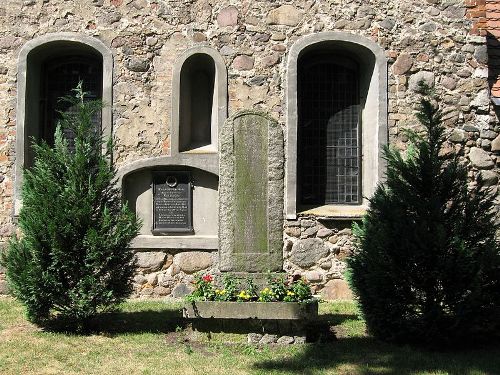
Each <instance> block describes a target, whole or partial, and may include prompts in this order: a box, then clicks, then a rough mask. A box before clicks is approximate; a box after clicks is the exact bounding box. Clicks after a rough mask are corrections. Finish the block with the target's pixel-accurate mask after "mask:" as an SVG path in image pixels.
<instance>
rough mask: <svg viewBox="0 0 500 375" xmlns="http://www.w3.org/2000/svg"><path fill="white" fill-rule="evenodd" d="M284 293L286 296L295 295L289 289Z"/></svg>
mask: <svg viewBox="0 0 500 375" xmlns="http://www.w3.org/2000/svg"><path fill="white" fill-rule="evenodd" d="M286 295H287V296H294V295H295V293H294V292H292V291H291V290H288V291H287V292H286Z"/></svg>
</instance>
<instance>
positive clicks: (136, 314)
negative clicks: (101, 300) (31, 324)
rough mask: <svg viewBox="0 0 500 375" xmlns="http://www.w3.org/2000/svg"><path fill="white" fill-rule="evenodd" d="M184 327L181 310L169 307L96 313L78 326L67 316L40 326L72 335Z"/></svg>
mask: <svg viewBox="0 0 500 375" xmlns="http://www.w3.org/2000/svg"><path fill="white" fill-rule="evenodd" d="M185 326H186V322H185V320H184V319H183V318H182V311H181V310H180V309H178V310H172V309H159V310H142V311H131V312H130V311H118V312H109V313H102V314H98V315H96V316H95V317H93V318H92V319H90V320H89V321H87V322H85V323H84V324H83V325H82V326H76V324H75V323H74V322H72V321H68V320H67V319H54V320H51V321H49V322H46V323H45V324H44V326H43V329H44V330H45V331H49V332H59V333H67V334H75V335H91V334H104V335H108V336H116V335H120V334H127V333H168V332H175V331H177V330H179V329H181V328H182V329H183V328H185Z"/></svg>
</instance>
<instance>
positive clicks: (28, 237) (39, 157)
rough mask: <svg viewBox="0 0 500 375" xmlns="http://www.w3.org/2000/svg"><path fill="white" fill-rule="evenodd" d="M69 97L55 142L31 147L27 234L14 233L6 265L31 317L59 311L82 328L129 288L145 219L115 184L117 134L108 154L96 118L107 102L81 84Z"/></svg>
mask: <svg viewBox="0 0 500 375" xmlns="http://www.w3.org/2000/svg"><path fill="white" fill-rule="evenodd" d="M64 100H65V101H68V102H69V103H68V104H69V106H70V107H71V109H72V110H71V112H66V113H61V116H62V119H61V121H60V122H59V124H58V126H57V130H56V133H55V145H54V147H50V146H49V145H48V144H47V143H46V142H44V141H42V142H40V143H39V144H34V145H33V147H34V151H35V162H34V165H33V167H32V168H30V169H29V170H25V171H24V184H23V190H22V198H23V207H22V209H21V211H20V215H19V227H20V228H21V230H22V235H21V236H20V237H19V238H16V237H14V238H12V240H11V241H10V243H9V246H8V248H7V249H6V251H5V252H4V253H3V254H2V264H3V265H4V266H5V267H6V273H7V278H8V282H9V286H10V289H11V290H12V292H13V293H14V295H15V296H16V297H17V298H18V299H19V300H20V301H22V302H23V303H24V305H25V306H26V310H27V316H28V318H29V320H31V321H33V322H40V323H41V322H43V321H45V320H46V319H47V318H49V317H50V316H51V313H56V314H57V315H58V316H59V317H60V318H65V319H67V320H68V321H72V322H73V323H75V324H77V327H81V324H82V323H84V322H85V321H86V320H87V319H88V318H89V317H90V316H92V315H94V314H96V313H98V312H101V311H105V310H109V309H112V308H114V307H115V306H116V305H117V304H118V303H120V302H122V301H123V299H124V298H125V297H127V296H128V295H129V293H130V292H131V285H132V284H131V278H132V276H133V272H134V264H133V252H132V251H131V249H130V247H129V243H130V241H131V239H132V238H133V237H135V236H136V235H137V233H138V229H139V225H140V223H139V222H138V220H137V219H136V217H135V215H134V214H133V213H132V212H131V211H130V210H129V209H128V208H127V207H126V206H125V205H123V204H122V201H121V198H120V194H119V191H118V190H117V188H116V186H115V174H116V172H115V169H114V167H113V166H112V164H111V163H110V159H111V151H112V143H111V140H110V141H109V142H108V143H107V152H106V154H105V155H103V153H102V149H103V144H104V141H103V138H102V136H101V134H100V131H96V129H95V125H94V124H93V119H94V118H95V116H98V115H99V114H100V111H101V109H102V104H101V103H100V102H96V101H88V100H85V93H84V92H83V91H82V88H81V84H80V85H79V87H78V88H77V89H75V96H74V97H67V98H64ZM64 134H74V136H75V138H74V140H73V141H69V140H68V139H66V138H67V137H65V136H64Z"/></svg>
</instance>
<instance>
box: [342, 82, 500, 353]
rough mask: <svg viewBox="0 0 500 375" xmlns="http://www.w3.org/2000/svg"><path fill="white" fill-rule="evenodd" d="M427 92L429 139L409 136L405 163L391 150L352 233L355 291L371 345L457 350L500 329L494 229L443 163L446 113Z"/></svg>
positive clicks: (450, 160)
mask: <svg viewBox="0 0 500 375" xmlns="http://www.w3.org/2000/svg"><path fill="white" fill-rule="evenodd" d="M421 89H422V93H423V94H424V95H423V96H422V99H421V101H420V105H419V108H418V113H417V118H418V120H419V121H420V123H421V124H422V125H423V127H424V128H425V135H418V134H416V133H414V132H409V133H408V134H409V136H410V140H411V146H410V148H409V150H408V152H407V154H406V156H403V155H402V154H401V153H400V152H398V151H397V150H394V149H391V148H388V147H386V148H385V150H384V156H385V159H386V160H387V174H386V181H385V182H384V183H383V184H379V186H378V187H377V189H376V192H375V194H374V196H373V197H372V198H371V199H370V207H369V210H368V212H367V214H366V215H365V217H364V219H363V221H362V224H361V225H360V226H356V225H355V226H354V232H355V235H356V237H357V249H356V251H355V252H354V254H353V255H352V257H350V259H349V260H348V264H349V268H350V273H351V275H350V278H351V280H350V282H351V284H352V287H353V289H354V291H355V292H356V294H357V295H358V297H359V301H360V304H361V308H362V311H363V314H364V316H365V319H366V322H367V326H368V329H369V331H370V332H371V333H372V334H373V335H374V336H376V337H378V338H380V339H383V340H386V341H395V342H401V343H403V342H414V343H419V344H424V345H428V344H432V345H442V344H453V343H457V341H456V340H457V339H459V338H462V339H463V338H472V337H476V338H477V337H482V334H488V333H492V332H493V330H494V329H495V326H496V327H497V328H498V325H499V324H500V323H499V322H500V316H499V311H500V250H499V242H498V239H497V238H496V232H497V229H498V225H496V224H495V221H494V212H493V211H494V210H492V208H493V207H492V201H491V199H489V198H488V196H487V193H486V192H485V191H484V189H481V187H480V183H479V184H477V186H476V187H474V188H472V189H471V190H469V189H468V181H467V168H466V167H465V166H464V165H463V164H461V163H460V161H459V159H458V156H457V155H454V156H452V157H450V156H445V155H443V154H441V153H440V150H441V149H442V146H443V142H444V131H445V129H444V127H443V126H442V124H441V112H440V110H439V106H438V104H436V103H437V102H436V98H431V97H430V96H429V95H430V94H429V91H428V88H426V87H425V86H423V85H422V86H421ZM479 182H480V181H479ZM462 343H463V341H462Z"/></svg>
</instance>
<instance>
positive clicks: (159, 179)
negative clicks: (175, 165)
mask: <svg viewBox="0 0 500 375" xmlns="http://www.w3.org/2000/svg"><path fill="white" fill-rule="evenodd" d="M173 180H175V183H172V181H173ZM179 180H182V184H185V185H186V187H187V212H186V215H187V225H186V226H185V227H178V226H175V227H167V226H161V227H157V226H156V221H157V217H156V216H157V211H158V210H157V209H156V199H157V198H156V196H157V189H158V185H161V184H164V185H166V186H169V187H175V186H177V184H178V181H179ZM151 186H152V190H153V202H152V216H153V220H152V223H151V226H152V227H151V233H152V234H154V235H162V234H175V233H194V228H193V182H192V179H191V172H190V171H185V170H171V171H165V170H162V171H154V172H153V173H152V183H151Z"/></svg>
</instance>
